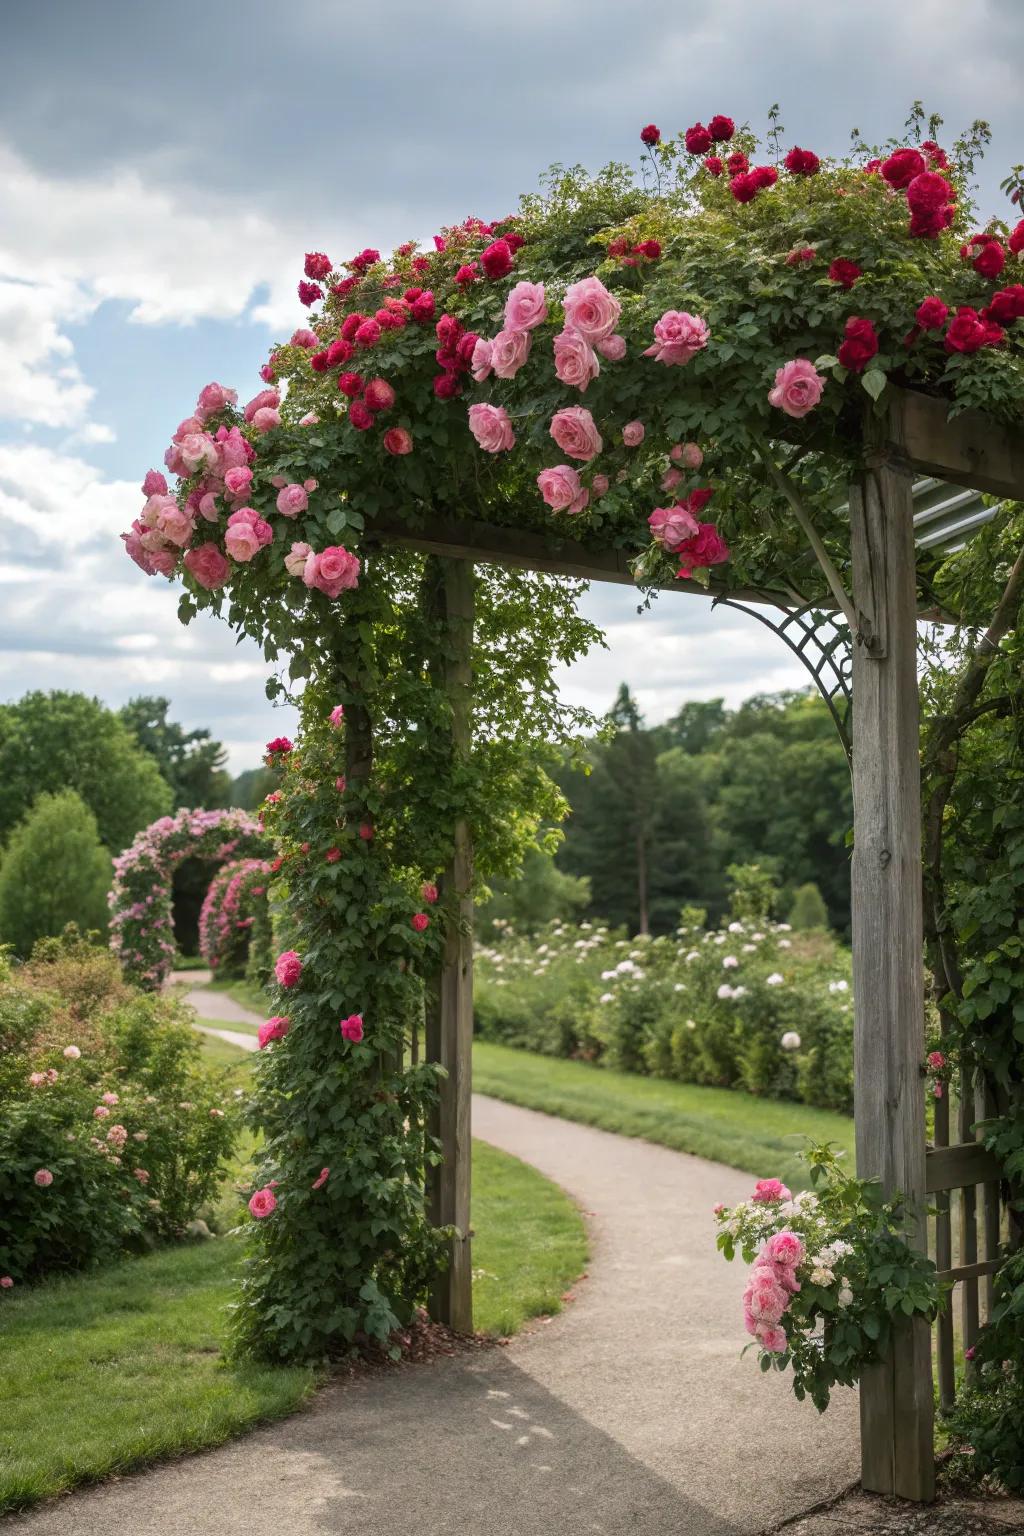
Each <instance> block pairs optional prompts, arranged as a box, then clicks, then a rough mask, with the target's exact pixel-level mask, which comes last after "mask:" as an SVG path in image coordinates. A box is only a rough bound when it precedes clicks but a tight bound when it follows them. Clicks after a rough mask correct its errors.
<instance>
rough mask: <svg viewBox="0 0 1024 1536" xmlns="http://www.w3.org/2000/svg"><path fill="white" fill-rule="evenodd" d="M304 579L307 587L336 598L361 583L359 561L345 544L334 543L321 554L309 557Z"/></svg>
mask: <svg viewBox="0 0 1024 1536" xmlns="http://www.w3.org/2000/svg"><path fill="white" fill-rule="evenodd" d="M302 579H303V581H304V582H305V583H306V586H307V587H316V588H317V589H318V590H319V591H320V592H324V593H326V594H327V596H328V597H331V598H334V597H337V596H338V595H339V593H341V592H345V591H350V590H351V589H352V588H353V587H357V586H358V585H359V561H358V560H357V558H356V556H355V555H350V554H349V552H348V550H347V549H346V548H345V547H344V545H343V544H332V545H331V546H330V547H329V548H327V549H325V550H324V551H323V552H322V553H321V554H319V555H314V554H312V553H311V554H310V555H309V556H308V557H307V559H306V565H305V568H304V570H303V572H302Z"/></svg>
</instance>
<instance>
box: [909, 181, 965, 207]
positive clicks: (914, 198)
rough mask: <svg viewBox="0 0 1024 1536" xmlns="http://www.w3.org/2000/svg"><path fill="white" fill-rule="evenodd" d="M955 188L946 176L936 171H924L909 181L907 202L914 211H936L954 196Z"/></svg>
mask: <svg viewBox="0 0 1024 1536" xmlns="http://www.w3.org/2000/svg"><path fill="white" fill-rule="evenodd" d="M954 195H955V194H954V192H953V188H952V186H951V185H950V183H949V182H948V181H947V180H946V178H945V176H940V175H939V174H938V173H937V172H936V171H922V172H921V174H920V176H915V177H914V179H913V181H911V182H908V183H907V203H908V205H909V207H910V209H911V211H912V212H914V213H936V212H938V210H939V209H940V208H942V207H943V206H944V205H945V204H946V203H951V202H952V201H953V198H954Z"/></svg>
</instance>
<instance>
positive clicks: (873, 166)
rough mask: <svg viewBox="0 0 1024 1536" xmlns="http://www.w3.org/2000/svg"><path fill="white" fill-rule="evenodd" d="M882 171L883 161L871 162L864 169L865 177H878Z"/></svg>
mask: <svg viewBox="0 0 1024 1536" xmlns="http://www.w3.org/2000/svg"><path fill="white" fill-rule="evenodd" d="M881 169H882V162H881V160H869V161H868V162H867V164H866V165H865V167H864V175H865V176H877V175H878V173H879V171H880V170H881Z"/></svg>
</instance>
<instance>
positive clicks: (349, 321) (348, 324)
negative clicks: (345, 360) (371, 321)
mask: <svg viewBox="0 0 1024 1536" xmlns="http://www.w3.org/2000/svg"><path fill="white" fill-rule="evenodd" d="M365 319H366V316H365V315H361V314H360V313H359V311H358V310H355V311H354V312H353V313H352V314H351V315H346V316H345V318H344V320H343V321H342V323H341V334H342V336H344V338H345V340H346V341H351V340H352V339H353V337H354V336H355V334H356V331H358V329H359V327H360V326H361V325H362V323H363V321H364V320H365Z"/></svg>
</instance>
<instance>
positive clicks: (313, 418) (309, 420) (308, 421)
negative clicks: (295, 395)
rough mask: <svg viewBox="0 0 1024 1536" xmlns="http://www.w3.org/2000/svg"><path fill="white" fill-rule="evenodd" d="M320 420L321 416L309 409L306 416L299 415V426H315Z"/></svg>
mask: <svg viewBox="0 0 1024 1536" xmlns="http://www.w3.org/2000/svg"><path fill="white" fill-rule="evenodd" d="M319 420H320V417H319V416H318V415H317V413H316V411H307V412H306V414H305V416H300V417H299V426H300V427H315V426H316V425H317V423H318V422H319Z"/></svg>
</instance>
